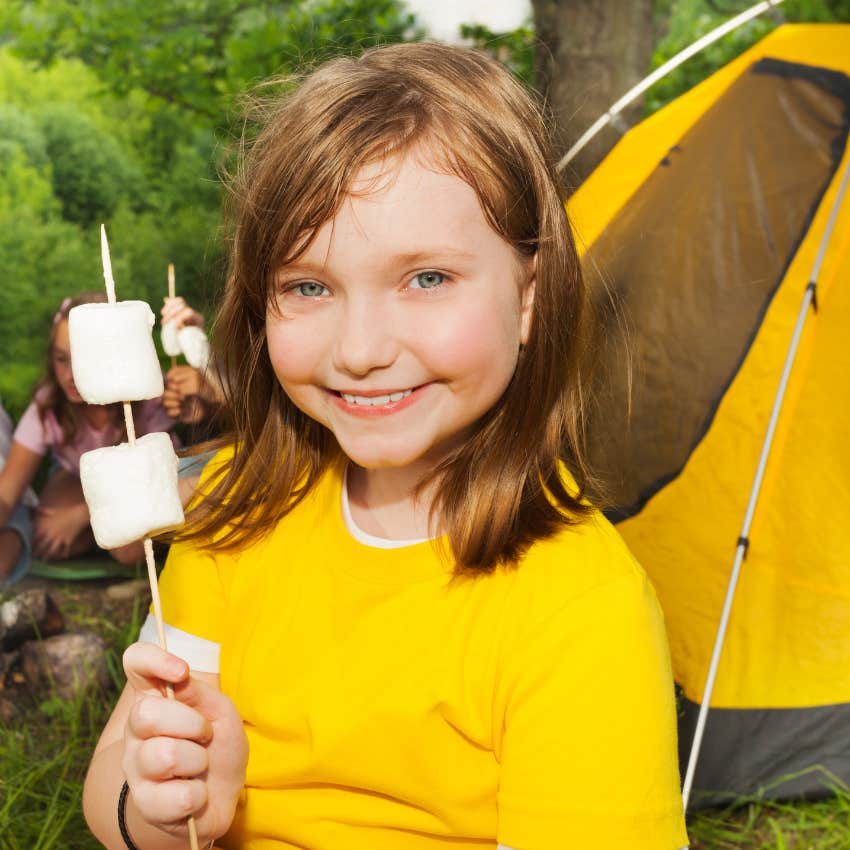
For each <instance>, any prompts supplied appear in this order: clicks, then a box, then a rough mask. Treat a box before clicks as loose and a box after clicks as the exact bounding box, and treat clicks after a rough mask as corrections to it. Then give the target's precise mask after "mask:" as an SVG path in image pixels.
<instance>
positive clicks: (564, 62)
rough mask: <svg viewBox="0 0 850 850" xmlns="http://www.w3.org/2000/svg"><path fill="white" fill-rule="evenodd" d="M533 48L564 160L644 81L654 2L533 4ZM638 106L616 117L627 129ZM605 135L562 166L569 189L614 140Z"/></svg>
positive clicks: (543, 0) (537, 0)
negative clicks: (596, 123) (589, 130)
mask: <svg viewBox="0 0 850 850" xmlns="http://www.w3.org/2000/svg"><path fill="white" fill-rule="evenodd" d="M531 5H532V7H533V9H534V24H535V29H536V32H537V38H538V45H537V54H536V79H537V87H538V89H539V90H540V91H541V92H542V93H543V95H544V96H545V98H546V100H547V103H548V104H549V108H550V109H551V110H552V115H553V118H554V121H555V139H556V144H557V146H558V149H559V151H560V154H561V155H563V154H564V153H566V151H567V150H568V149H569V148H570V146H571V145H572V144H573V142H575V141H576V140H577V139H578V138H579V136H581V134H582V133H584V131H585V130H586V129H587V128H588V127H590V125H591V124H593V122H594V121H596V119H597V118H599V117H600V116H601V115H602V114H603V113H604V112H605V111H606V110H607V109H608V107H610V106H611V104H612V103H613V102H614V101H615V100H617V98H619V97H621V96H622V95H624V94H625V93H626V92H627V91H628V90H629V89H630V88H631V87H632V86H634V85H635V84H637V83H638V82H640V80H642V79H643V78H644V77H645V76H646V74H647V73H649V65H650V60H651V58H652V50H653V46H654V44H655V38H656V23H655V9H656V2H655V0H629V2H622V0H532V4H531ZM640 109H641V102H640V101H638V102H637V103H636V104H635V105H634V106H633V107H631V108H630V109H627V110H626V111H625V113H624V115H623V118H624V120H625V122H626V123H627V124H629V125H631V124H632V123H634V122H635V121H636V119H637V118H638V117H639V115H640ZM619 137H620V133H619V132H618V131H617V130H616V129H614V128H612V127H608V128H606V129H605V130H603V131H602V132H601V133H599V135H597V136H596V138H595V139H594V140H593V141H592V142H591V143H590V144H589V145H588V146H587V147H586V148H585V149H584V150H583V151H582V152H581V153H580V154H579V155H578V156H577V157H576V158H575V159H574V160H572V162H571V163H570V164H569V165H568V166H567V168H566V170H565V171H564V178H565V182H566V183H567V186H568V187H570V188H575V187H576V186H577V185H578V184H579V183H580V182H581V180H583V179H584V178H585V177H586V176H587V175H588V174H589V173H590V172H591V171H592V170H593V169H594V168H595V167H596V165H597V164H598V163H599V162H600V161H601V160H602V158H603V157H604V156H605V154H606V153H607V152H608V151H609V150H610V149H611V148H612V147H613V146H614V144H615V143H616V142H617V139H619Z"/></svg>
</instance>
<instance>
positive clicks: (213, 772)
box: [122, 643, 248, 845]
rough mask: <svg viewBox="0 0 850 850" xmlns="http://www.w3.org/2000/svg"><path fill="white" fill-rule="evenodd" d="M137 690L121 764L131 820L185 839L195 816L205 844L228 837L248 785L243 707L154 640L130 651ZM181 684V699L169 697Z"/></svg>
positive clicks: (128, 664) (127, 660)
mask: <svg viewBox="0 0 850 850" xmlns="http://www.w3.org/2000/svg"><path fill="white" fill-rule="evenodd" d="M124 669H125V671H126V673H127V683H128V685H130V686H131V687H132V688H133V690H134V691H135V697H136V701H135V704H134V706H133V708H132V710H131V711H130V716H129V719H128V721H127V727H126V731H125V734H124V755H123V759H122V768H123V770H124V775H125V776H126V777H127V784H128V785H129V786H130V794H129V797H128V801H127V819H128V829H129V831H130V834H131V835H132V834H133V826H132V823H133V818H140V819H141V820H143V821H145V822H147V823H148V824H150V825H151V826H154V827H156V828H158V829H160V830H162V831H163V832H165V833H167V834H169V835H172V836H181V837H182V836H186V835H188V830H187V826H186V819H187V818H188V816H189V815H190V814H191V815H194V818H195V824H196V826H197V829H198V835H199V838H200V840H201V844H202V845H205V844H206V843H207V842H209V841H210V840H211V839H214V838H218V837H219V836H221V835H223V834H224V833H225V832H226V831H227V829H228V827H229V826H230V823H231V821H232V820H233V815H234V812H235V810H236V803H237V800H238V798H239V794H240V792H241V791H242V787H243V786H244V784H245V765H246V764H247V761H248V741H247V739H246V737H245V732H244V730H243V728H242V720H241V719H240V717H239V714H238V712H237V711H236V707H235V706H234V705H233V703H232V702H231V701H230V700H229V699H228V698H227V697H226V696H225V695H224V694H223V693H221V691H218V690H216V689H215V688H213V687H210V686H209V685H206V684H204V683H203V682H200V681H198V680H197V679H192V678H190V677H189V668H188V666H187V665H186V663H185V662H184V661H182V660H181V659H179V658H177V657H176V656H174V655H170V654H169V653H167V652H163V651H162V650H161V649H160V648H159V647H157V646H154V645H153V644H149V643H135V644H133V645H132V646H131V647H130V648H129V649H128V650H127V651H126V652H125V653H124ZM164 682H169V683H171V684H172V685H173V686H174V694H175V696H176V700H174V701H172V700H168V699H166V697H165V696H164V695H163V692H162V685H163V683H164Z"/></svg>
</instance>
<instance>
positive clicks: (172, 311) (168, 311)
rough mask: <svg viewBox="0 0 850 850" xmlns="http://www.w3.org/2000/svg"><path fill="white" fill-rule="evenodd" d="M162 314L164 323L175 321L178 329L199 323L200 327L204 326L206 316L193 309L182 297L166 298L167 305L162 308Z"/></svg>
mask: <svg viewBox="0 0 850 850" xmlns="http://www.w3.org/2000/svg"><path fill="white" fill-rule="evenodd" d="M160 315H161V316H162V324H166V323H167V322H174V324H176V325H177V329H178V330H179V329H180V328H182V327H184V326H185V325H197V326H198V327H199V328H203V327H204V317H203V315H202V314H201V313H199V312H198V311H197V310H193V309H192V308H191V307H190V306H189V305H188V304H187V303H186V302H185V301H184V300H183V299H182V298H180V297H179V296H178V297H177V298H166V299H165V305H164V306H163V308H162V310H160Z"/></svg>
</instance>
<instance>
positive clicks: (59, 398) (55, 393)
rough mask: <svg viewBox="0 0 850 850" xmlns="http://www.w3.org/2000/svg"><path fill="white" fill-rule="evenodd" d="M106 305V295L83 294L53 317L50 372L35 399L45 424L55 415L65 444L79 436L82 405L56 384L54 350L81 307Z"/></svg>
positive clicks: (48, 345) (48, 349) (62, 306)
mask: <svg viewBox="0 0 850 850" xmlns="http://www.w3.org/2000/svg"><path fill="white" fill-rule="evenodd" d="M101 303H106V295H105V294H104V293H103V292H80V293H79V294H77V295H74V296H73V297H70V298H66V299H65V300H64V301H63V302H62V303H61V304H60V305H59V309H58V310H57V311H56V315H54V317H53V324H52V325H51V327H50V332H49V334H48V336H47V368H46V370H45V373H44V377H43V378H41V380H39V382H38V383H37V384H36V386H35V391H34V393H33V396H34V397H35V403H36V406H37V407H38V414H39V417H40V418H41V422H42V424H44V417H45V416H46V415H47V412H48V411H52V412H53V415H54V416H55V417H56V421H57V422H58V423H59V428H60V429H61V431H62V443H63V444H67V443H70V442H71V441H72V440H73V439H74V437H75V436H76V434H77V427H78V425H79V416H80V409H81V407H82V405H81V404H80V403H77V404H75V403H73V402H71V401H68V398H67V396H66V395H65V393H64V392H63V391H62V387H60V386H59V382H58V381H57V380H56V372H55V370H54V368H53V347H54V345H55V344H56V331H57V329H58V328H59V324H60V323H61V322H64V321H67V320H68V314H69V313H70V312H71V310H73V309H74V307H77V306H78V305H80V304H101Z"/></svg>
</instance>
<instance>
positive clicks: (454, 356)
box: [427, 305, 519, 385]
mask: <svg viewBox="0 0 850 850" xmlns="http://www.w3.org/2000/svg"><path fill="white" fill-rule="evenodd" d="M488 306H489V305H488ZM427 338H428V339H429V340H430V342H429V346H428V348H429V354H430V359H431V362H432V364H433V365H434V366H435V367H437V368H438V369H439V370H440V371H441V372H442V373H444V374H447V375H454V376H457V377H458V378H467V379H468V380H469V381H470V383H473V382H475V383H481V382H483V383H486V384H487V385H490V384H492V383H494V382H495V383H502V384H503V385H506V384H507V381H508V380H510V376H511V375H512V374H513V370H514V367H515V366H516V360H517V352H518V349H519V314H518V312H517V311H516V310H512V309H510V308H507V309H502V310H498V309H492V307H491V308H490V309H481V308H480V306H478V305H475V306H474V307H471V308H470V309H469V310H463V311H453V312H452V313H451V314H450V315H448V316H444V317H443V319H442V320H441V321H436V322H434V323H433V324H432V326H431V327H430V328H429V332H428V333H427Z"/></svg>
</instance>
